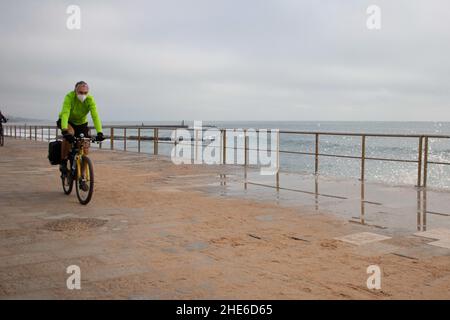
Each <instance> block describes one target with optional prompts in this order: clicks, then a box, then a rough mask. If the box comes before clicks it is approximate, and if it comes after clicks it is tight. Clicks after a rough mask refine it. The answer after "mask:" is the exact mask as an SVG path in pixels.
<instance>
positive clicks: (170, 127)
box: [3, 123, 450, 139]
mask: <svg viewBox="0 0 450 320" xmlns="http://www.w3.org/2000/svg"><path fill="white" fill-rule="evenodd" d="M25 125H26V127H37V128H39V129H41V128H44V129H48V128H50V129H56V125H39V124H15V123H7V124H3V126H4V127H8V126H25ZM103 128H104V129H111V128H113V129H163V130H175V129H186V130H189V131H193V130H196V128H192V127H189V126H187V125H179V126H178V125H144V126H141V125H104V126H103ZM211 128H214V127H203V128H202V130H203V131H205V130H209V129H211ZM89 129H95V127H94V126H89ZM216 129H217V130H219V131H223V130H227V131H233V130H242V131H245V130H248V128H219V127H217V128H216ZM197 130H198V129H197ZM262 130H265V131H269V130H275V128H267V129H263V128H258V129H254V131H255V132H260V131H262ZM279 132H280V133H284V134H303V135H315V134H318V135H321V136H354V137H362V136H366V137H386V138H423V137H428V138H436V139H450V134H449V135H447V134H432V133H414V134H409V133H375V132H332V131H304V130H279Z"/></svg>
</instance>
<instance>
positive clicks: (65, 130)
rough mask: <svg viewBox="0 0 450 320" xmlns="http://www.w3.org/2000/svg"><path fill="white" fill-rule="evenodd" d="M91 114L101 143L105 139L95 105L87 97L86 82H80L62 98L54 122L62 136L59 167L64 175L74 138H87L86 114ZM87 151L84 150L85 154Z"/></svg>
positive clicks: (88, 96) (92, 99) (97, 138)
mask: <svg viewBox="0 0 450 320" xmlns="http://www.w3.org/2000/svg"><path fill="white" fill-rule="evenodd" d="M89 112H90V113H91V117H92V121H93V122H94V127H95V130H96V131H97V137H96V140H97V141H103V140H105V138H104V137H103V133H102V131H103V130H102V122H101V120H100V117H99V115H98V112H97V105H96V103H95V100H94V98H93V97H92V96H91V95H89V86H88V84H87V83H86V82H84V81H80V82H77V84H76V85H75V89H74V90H73V91H71V92H69V93H68V94H67V95H66V97H65V98H64V102H63V105H62V109H61V112H60V113H59V119H58V121H57V122H56V124H57V126H58V128H59V129H61V132H62V134H63V136H64V141H63V143H62V147H61V160H62V162H61V165H60V170H61V172H62V173H66V170H67V158H68V156H69V152H70V149H71V144H72V143H73V142H74V141H75V137H79V136H80V134H83V135H84V136H85V137H89V128H88V122H87V114H88V113H89ZM87 151H88V150H85V152H86V153H87Z"/></svg>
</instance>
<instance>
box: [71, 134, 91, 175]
mask: <svg viewBox="0 0 450 320" xmlns="http://www.w3.org/2000/svg"><path fill="white" fill-rule="evenodd" d="M90 142H91V139H90V138H77V140H76V141H75V143H73V144H72V151H71V154H70V158H71V159H73V161H71V167H72V173H76V177H81V175H82V168H81V167H82V159H83V157H84V155H85V151H84V148H85V144H86V143H90ZM86 175H87V176H86V177H85V178H86V179H87V180H89V178H90V177H89V175H90V172H89V170H87V172H86Z"/></svg>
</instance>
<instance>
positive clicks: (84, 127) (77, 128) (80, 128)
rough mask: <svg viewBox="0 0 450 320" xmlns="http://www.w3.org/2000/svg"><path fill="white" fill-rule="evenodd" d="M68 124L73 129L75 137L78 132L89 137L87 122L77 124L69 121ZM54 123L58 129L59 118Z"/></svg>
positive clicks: (59, 124) (77, 135) (59, 125)
mask: <svg viewBox="0 0 450 320" xmlns="http://www.w3.org/2000/svg"><path fill="white" fill-rule="evenodd" d="M69 124H70V126H71V127H72V128H73V130H74V131H75V137H79V136H80V134H83V135H84V136H85V137H86V138H89V137H90V134H89V127H88V123H87V122H86V123H83V124H79V125H77V124H73V123H72V122H70V121H69ZM56 125H57V126H58V128H59V129H61V119H58V121H56Z"/></svg>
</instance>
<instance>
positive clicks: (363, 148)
mask: <svg viewBox="0 0 450 320" xmlns="http://www.w3.org/2000/svg"><path fill="white" fill-rule="evenodd" d="M365 170H366V136H365V135H362V136H361V181H364V178H365Z"/></svg>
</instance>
